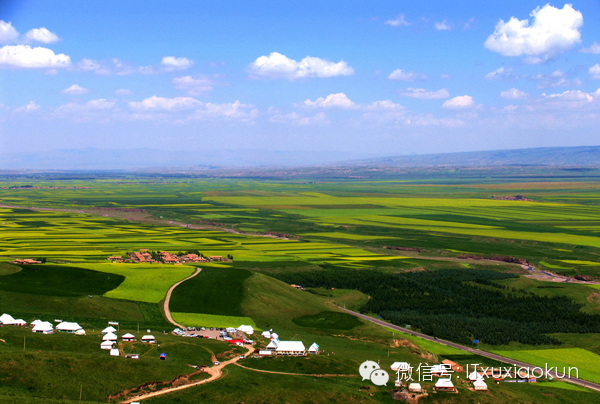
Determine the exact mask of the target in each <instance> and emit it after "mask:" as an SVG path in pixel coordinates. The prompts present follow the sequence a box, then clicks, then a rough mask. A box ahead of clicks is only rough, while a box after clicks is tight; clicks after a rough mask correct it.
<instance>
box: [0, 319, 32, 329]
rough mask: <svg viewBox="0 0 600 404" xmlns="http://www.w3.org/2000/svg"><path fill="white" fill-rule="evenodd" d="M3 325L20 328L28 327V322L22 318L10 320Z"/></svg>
mask: <svg viewBox="0 0 600 404" xmlns="http://www.w3.org/2000/svg"><path fill="white" fill-rule="evenodd" d="M2 324H4V325H16V326H18V327H25V326H26V325H27V321H25V320H23V319H22V318H17V319H14V320H9V321H6V322H3V323H2Z"/></svg>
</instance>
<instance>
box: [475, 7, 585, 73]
mask: <svg viewBox="0 0 600 404" xmlns="http://www.w3.org/2000/svg"><path fill="white" fill-rule="evenodd" d="M530 15H531V17H532V18H533V23H532V24H531V25H529V20H528V19H525V20H519V19H517V18H515V17H511V18H510V20H508V22H504V21H503V20H500V21H499V22H498V23H497V24H496V27H495V30H494V33H493V34H492V35H490V36H489V37H488V38H487V39H486V41H485V47H486V48H487V49H489V50H491V51H493V52H497V53H499V54H501V55H503V56H526V57H527V59H526V61H527V62H529V63H541V62H544V61H546V60H548V59H549V58H551V57H553V56H554V55H556V54H558V53H560V52H563V51H565V50H568V49H571V48H572V47H573V46H575V45H576V44H577V43H579V42H580V41H581V32H580V31H579V29H580V28H581V26H582V25H583V16H582V14H581V12H579V11H577V10H575V9H573V6H572V5H570V4H565V6H564V7H563V8H562V9H558V8H555V7H552V6H551V5H549V4H546V5H545V6H544V7H541V8H540V7H538V8H536V9H535V10H533V11H532V12H531V14H530Z"/></svg>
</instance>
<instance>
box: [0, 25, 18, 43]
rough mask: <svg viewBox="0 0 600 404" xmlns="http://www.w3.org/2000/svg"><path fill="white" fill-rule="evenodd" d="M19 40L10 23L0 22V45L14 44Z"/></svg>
mask: <svg viewBox="0 0 600 404" xmlns="http://www.w3.org/2000/svg"><path fill="white" fill-rule="evenodd" d="M18 38H19V33H18V32H17V30H16V29H15V27H13V26H12V23H10V22H6V21H4V20H0V43H1V44H5V43H12V42H16V41H17V39H18Z"/></svg>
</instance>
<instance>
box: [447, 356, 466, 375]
mask: <svg viewBox="0 0 600 404" xmlns="http://www.w3.org/2000/svg"><path fill="white" fill-rule="evenodd" d="M442 365H446V367H449V368H450V369H452V370H454V371H455V372H463V371H464V368H463V367H462V366H460V365H459V364H458V363H456V362H454V361H451V360H450V359H444V360H443V361H442Z"/></svg>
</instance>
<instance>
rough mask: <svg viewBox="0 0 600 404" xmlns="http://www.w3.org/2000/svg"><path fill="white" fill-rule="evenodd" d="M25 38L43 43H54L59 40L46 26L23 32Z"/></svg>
mask: <svg viewBox="0 0 600 404" xmlns="http://www.w3.org/2000/svg"><path fill="white" fill-rule="evenodd" d="M25 39H26V40H28V41H35V42H41V43H45V44H50V43H56V42H58V41H60V38H59V37H58V35H56V34H55V33H53V32H50V31H49V30H48V29H47V28H44V27H42V28H34V29H32V30H29V31H28V32H27V33H26V34H25Z"/></svg>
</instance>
